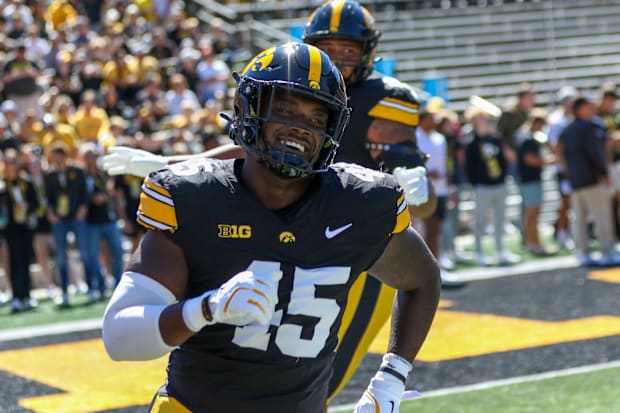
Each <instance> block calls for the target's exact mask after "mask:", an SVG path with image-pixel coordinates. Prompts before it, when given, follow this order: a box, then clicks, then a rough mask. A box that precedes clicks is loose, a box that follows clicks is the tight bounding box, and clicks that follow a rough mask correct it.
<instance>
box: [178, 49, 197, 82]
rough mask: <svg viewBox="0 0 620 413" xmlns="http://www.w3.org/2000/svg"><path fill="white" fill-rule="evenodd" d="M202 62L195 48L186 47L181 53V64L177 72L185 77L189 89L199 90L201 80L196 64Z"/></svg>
mask: <svg viewBox="0 0 620 413" xmlns="http://www.w3.org/2000/svg"><path fill="white" fill-rule="evenodd" d="M198 60H200V52H199V51H198V50H196V49H194V48H193V47H184V48H183V49H181V52H180V53H179V64H178V66H177V72H178V73H181V74H182V75H183V76H185V80H187V87H188V88H190V89H191V90H198V84H199V81H200V78H199V76H198V72H197V71H196V64H197V63H198Z"/></svg>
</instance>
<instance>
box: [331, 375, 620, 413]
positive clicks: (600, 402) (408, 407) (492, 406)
mask: <svg viewBox="0 0 620 413" xmlns="http://www.w3.org/2000/svg"><path fill="white" fill-rule="evenodd" d="M618 389H620V367H618V368H608V369H603V370H598V371H593V372H588V373H580V374H572V375H568V376H563V377H557V378H550V379H543V380H536V381H531V382H525V383H520V384H511V385H505V386H499V387H494V388H488V389H484V390H476V391H468V392H464V393H456V394H450V395H444V396H433V397H422V398H419V399H414V400H410V401H405V402H403V403H402V404H401V406H400V413H421V412H424V413H428V412H433V413H617V412H620V397H618V395H619V394H620V393H618ZM350 411H351V410H339V412H343V413H344V412H350Z"/></svg>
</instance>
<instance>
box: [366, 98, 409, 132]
mask: <svg viewBox="0 0 620 413" xmlns="http://www.w3.org/2000/svg"><path fill="white" fill-rule="evenodd" d="M368 116H370V117H373V118H379V119H385V120H391V121H394V122H398V123H402V124H405V125H408V126H417V125H418V123H419V117H418V112H417V110H415V111H414V110H413V109H410V108H407V107H404V106H400V105H395V104H393V103H391V102H386V101H385V100H382V101H380V102H379V103H377V104H376V105H375V106H374V107H373V108H372V109H370V111H369V112H368Z"/></svg>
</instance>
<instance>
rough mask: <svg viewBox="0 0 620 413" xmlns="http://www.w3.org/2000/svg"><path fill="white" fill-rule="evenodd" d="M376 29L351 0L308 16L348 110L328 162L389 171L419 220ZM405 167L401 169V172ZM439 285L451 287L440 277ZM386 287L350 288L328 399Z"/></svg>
mask: <svg viewBox="0 0 620 413" xmlns="http://www.w3.org/2000/svg"><path fill="white" fill-rule="evenodd" d="M379 36H380V32H379V30H378V29H377V27H376V25H375V21H374V17H373V16H372V15H371V14H370V12H368V10H367V9H366V8H364V7H363V6H361V5H360V4H359V3H357V2H356V1H352V0H334V1H329V2H327V3H325V4H323V5H322V6H320V7H319V8H318V9H316V10H315V11H314V12H313V13H312V14H311V16H310V18H309V20H308V23H307V25H306V27H305V31H304V41H305V42H306V43H311V44H314V45H315V46H317V47H318V48H319V49H321V50H322V51H324V52H325V53H326V54H327V55H328V56H330V58H331V59H332V61H333V62H334V64H335V65H336V66H337V67H338V69H339V70H340V71H341V73H342V74H343V76H344V79H345V83H346V84H347V92H348V94H349V105H350V106H351V107H352V109H353V110H352V114H351V122H350V123H349V125H348V126H347V128H346V130H345V132H344V135H343V139H342V141H341V142H340V147H339V149H338V151H337V153H336V160H340V161H345V162H352V163H356V164H360V165H363V166H365V167H368V168H372V169H376V170H383V171H385V172H393V171H395V175H396V177H397V179H398V181H399V183H400V184H401V186H402V187H403V189H404V190H405V192H406V195H407V201H408V203H409V208H410V212H411V214H412V215H413V216H414V217H419V218H425V217H428V216H430V215H431V214H432V213H433V211H434V210H435V206H436V202H437V199H436V196H435V194H434V192H433V191H432V187H431V185H430V183H429V182H428V180H427V178H426V171H425V169H424V162H425V160H426V155H425V154H423V153H421V152H420V151H419V150H418V148H417V145H416V137H415V136H416V135H415V127H416V126H417V124H418V108H419V103H418V98H417V96H416V94H415V92H414V91H413V90H412V89H411V88H410V87H409V86H407V85H406V84H404V83H402V82H400V81H398V80H397V79H395V78H393V77H387V76H381V75H379V74H376V73H373V67H374V61H375V55H376V49H377V42H378V39H379ZM235 148H238V147H237V146H234V145H225V146H223V147H220V148H215V149H214V150H211V151H207V152H205V153H203V154H198V155H191V156H183V155H181V156H180V157H176V158H172V157H162V156H159V155H154V154H151V153H149V152H145V151H138V150H135V149H131V148H123V147H117V148H111V149H110V152H111V154H110V155H108V156H107V157H106V158H105V159H104V168H105V169H106V170H108V172H109V173H111V174H121V173H130V174H137V175H141V176H146V175H147V174H148V173H149V172H151V171H153V170H156V169H159V168H162V167H164V166H165V165H166V164H168V163H169V162H173V161H177V160H184V159H187V158H188V157H196V156H198V157H201V156H210V157H221V158H227V157H234V156H238V155H239V153H238V151H236V149H235ZM403 168H407V169H403ZM442 277H443V280H442V282H443V284H444V285H452V286H457V285H459V284H458V283H457V282H455V281H454V280H450V279H447V277H445V274H442ZM394 293H395V291H394V289H392V288H389V287H387V286H385V285H383V284H382V283H381V282H379V281H377V280H375V279H374V278H373V277H368V276H367V274H366V273H363V274H361V275H360V277H359V278H358V280H357V281H356V283H355V285H354V286H353V288H352V290H351V294H350V297H349V304H348V307H347V310H346V312H345V316H344V319H343V320H344V322H343V324H342V327H341V331H340V333H339V337H340V342H339V345H338V353H337V355H336V361H335V368H334V375H333V376H332V379H331V384H330V399H331V398H333V397H334V396H335V395H336V393H337V392H338V391H340V390H341V389H342V387H344V385H345V384H346V382H347V381H348V379H349V378H350V377H351V376H352V375H353V373H354V372H355V370H356V368H357V366H358V365H359V364H360V363H361V361H362V359H363V358H364V356H365V354H366V352H367V351H368V348H369V347H370V345H371V344H372V341H373V340H374V338H375V337H376V336H377V334H378V333H379V331H380V330H381V328H382V327H383V326H384V325H385V323H386V321H387V320H388V318H389V315H390V311H391V307H392V302H393V299H394Z"/></svg>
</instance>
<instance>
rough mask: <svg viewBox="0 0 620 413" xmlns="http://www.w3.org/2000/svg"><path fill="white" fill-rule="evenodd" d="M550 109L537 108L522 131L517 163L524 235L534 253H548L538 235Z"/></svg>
mask: <svg viewBox="0 0 620 413" xmlns="http://www.w3.org/2000/svg"><path fill="white" fill-rule="evenodd" d="M546 120H547V113H546V111H544V110H541V109H534V110H532V112H531V115H530V119H529V121H528V122H526V125H524V126H525V127H524V128H523V129H522V130H521V131H520V132H519V133H518V135H517V136H518V139H517V142H519V144H518V145H519V146H518V151H517V166H518V172H519V189H520V191H521V205H522V210H521V211H522V214H523V217H522V218H523V238H524V244H525V248H526V250H527V251H529V252H530V253H532V254H534V255H548V254H549V251H547V250H546V249H545V247H543V245H542V243H541V241H540V237H539V235H538V217H539V216H540V209H541V207H542V199H543V190H542V170H543V165H544V164H545V159H544V158H543V152H542V150H543V145H544V144H546V142H547V135H545V134H544V133H543V132H542V129H543V127H544V126H545V124H546Z"/></svg>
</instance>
